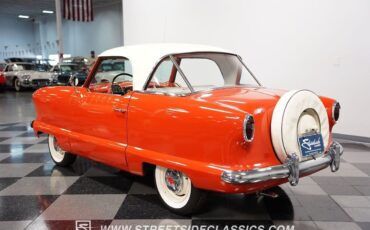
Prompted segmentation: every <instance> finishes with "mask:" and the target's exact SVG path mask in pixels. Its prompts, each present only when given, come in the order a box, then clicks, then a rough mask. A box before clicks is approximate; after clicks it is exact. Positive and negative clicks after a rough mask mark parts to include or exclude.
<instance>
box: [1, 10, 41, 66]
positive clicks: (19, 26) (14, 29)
mask: <svg viewBox="0 0 370 230" xmlns="http://www.w3.org/2000/svg"><path fill="white" fill-rule="evenodd" d="M34 28H35V25H34V23H33V22H31V21H25V20H21V19H18V18H16V17H10V16H7V15H4V14H0V61H1V60H3V59H4V58H6V57H5V56H4V53H3V52H4V51H6V52H10V51H13V52H14V51H17V53H18V51H21V50H26V49H27V50H29V49H31V48H32V47H33V46H34V45H35V43H36V40H35V36H34ZM28 44H29V45H30V46H28ZM17 45H18V47H16V46H17ZM4 46H8V48H7V49H5V48H4ZM9 55H10V54H9ZM33 55H34V53H33V51H32V53H27V54H26V53H25V54H24V55H22V56H33ZM13 56H19V55H18V54H17V55H13Z"/></svg>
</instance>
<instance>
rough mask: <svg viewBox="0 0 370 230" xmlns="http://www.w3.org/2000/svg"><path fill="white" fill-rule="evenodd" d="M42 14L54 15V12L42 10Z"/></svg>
mask: <svg viewBox="0 0 370 230" xmlns="http://www.w3.org/2000/svg"><path fill="white" fill-rule="evenodd" d="M42 12H43V13H44V14H54V11H52V10H43V11H42Z"/></svg>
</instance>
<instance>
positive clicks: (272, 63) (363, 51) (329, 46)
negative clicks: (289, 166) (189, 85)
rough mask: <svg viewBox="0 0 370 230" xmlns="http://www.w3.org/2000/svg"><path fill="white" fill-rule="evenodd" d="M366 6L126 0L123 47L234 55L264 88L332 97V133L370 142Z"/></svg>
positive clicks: (341, 0) (357, 1) (306, 0)
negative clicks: (203, 47) (180, 45)
mask: <svg viewBox="0 0 370 230" xmlns="http://www.w3.org/2000/svg"><path fill="white" fill-rule="evenodd" d="M369 9H370V1H366V0H354V1H346V0H326V1H320V0H282V1H274V0H264V1H258V0H234V1H226V0H204V1H197V0H178V1H171V0H155V1H145V0H125V1H124V2H123V15H124V18H123V22H124V25H123V26H124V43H125V44H126V45H129V44H137V43H147V42H190V43H204V44H209V45H216V46H221V47H224V48H227V49H230V50H233V51H236V52H237V53H239V54H241V56H242V57H243V58H244V60H245V62H246V63H247V65H248V66H249V67H250V69H252V71H253V72H254V73H255V75H256V76H257V77H258V78H259V80H260V81H261V82H262V84H263V85H265V86H267V87H273V88H285V89H301V88H307V89H312V90H314V91H315V92H317V93H318V94H321V95H327V96H330V97H333V98H337V99H338V100H339V101H340V102H341V104H342V108H343V109H342V114H341V118H340V122H339V124H338V125H337V126H336V127H335V128H334V132H336V133H342V134H349V135H358V136H365V137H370V122H369V117H370V106H369V100H370V90H369V89H368V88H369V86H370V42H369V41H370V14H369Z"/></svg>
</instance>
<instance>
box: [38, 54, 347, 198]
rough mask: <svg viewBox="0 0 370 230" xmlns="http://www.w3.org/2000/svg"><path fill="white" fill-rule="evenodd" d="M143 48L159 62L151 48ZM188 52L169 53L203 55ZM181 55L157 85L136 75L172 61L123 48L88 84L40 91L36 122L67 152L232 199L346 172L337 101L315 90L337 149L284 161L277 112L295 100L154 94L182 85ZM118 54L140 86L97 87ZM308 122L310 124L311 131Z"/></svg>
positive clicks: (267, 94)
mask: <svg viewBox="0 0 370 230" xmlns="http://www.w3.org/2000/svg"><path fill="white" fill-rule="evenodd" d="M140 49H141V48H140ZM140 49H139V51H140ZM156 49H157V48H156ZM143 50H145V53H146V55H147V56H150V51H148V50H147V49H143ZM184 50H187V49H184ZM184 50H181V49H180V50H179V49H177V48H174V49H173V50H171V49H170V51H168V52H167V51H166V53H169V54H171V55H172V54H174V55H176V53H180V56H175V57H176V58H178V59H177V60H180V57H185V58H186V57H189V56H191V55H193V51H189V50H187V51H186V52H185V51H184ZM118 51H119V52H118ZM203 51H204V50H203ZM216 51H217V52H220V51H218V50H216ZM216 51H215V52H216ZM182 53H185V54H182ZM213 54H214V53H213ZM213 54H212V55H213ZM130 55H131V56H130ZM171 55H170V58H171V60H172V62H174V66H173V67H172V71H171V77H170V80H169V81H168V82H162V83H160V84H159V83H158V84H157V83H153V82H152V81H150V78H149V79H148V80H146V81H145V79H135V76H140V74H142V73H143V69H147V70H148V71H149V69H150V71H152V70H153V71H156V69H157V68H159V67H158V66H159V65H160V63H162V62H163V60H166V59H160V60H156V59H155V58H153V60H156V61H153V62H152V66H151V67H150V68H149V67H146V66H145V65H144V64H145V63H148V62H147V61H146V62H144V61H143V63H144V64H143V65H135V60H140V58H138V59H137V57H139V55H137V53H136V48H120V49H115V50H112V51H107V53H104V54H103V55H101V56H100V57H99V58H98V60H97V62H96V64H95V66H94V68H93V70H92V71H91V72H90V75H89V76H88V78H87V80H86V82H85V84H84V86H82V87H72V86H70V87H46V88H42V89H39V90H37V91H36V92H35V93H34V94H33V101H34V104H35V108H36V115H37V117H36V119H35V120H34V121H33V124H32V125H33V128H34V130H35V133H36V134H37V135H39V134H41V133H47V134H52V135H53V136H55V137H57V139H58V144H59V146H60V147H61V148H62V149H63V150H64V151H66V152H70V153H74V154H77V155H79V156H83V157H86V158H89V159H93V160H95V161H98V162H102V163H104V164H107V165H110V166H113V167H116V168H119V169H122V170H125V171H128V172H130V173H133V174H137V175H143V174H144V173H145V168H146V167H145V166H147V165H151V166H161V167H164V168H167V169H174V170H176V171H179V172H182V173H184V174H186V175H187V176H188V177H189V178H190V179H191V183H192V185H193V186H194V187H196V188H199V189H204V190H212V191H219V192H226V193H252V192H258V191H262V190H265V189H267V188H270V187H273V186H276V185H279V184H282V183H285V182H287V181H288V180H289V181H290V182H291V184H292V185H295V184H296V183H297V182H298V178H299V177H302V176H306V175H309V174H312V173H314V172H316V171H318V170H321V169H323V168H325V167H327V166H329V165H330V166H331V167H332V170H333V171H336V170H337V169H338V167H339V156H340V155H339V154H341V153H342V152H343V150H342V149H339V150H336V148H337V147H338V146H339V145H338V144H337V143H334V142H333V141H332V136H331V131H332V128H333V126H334V124H335V122H336V120H337V117H336V114H334V113H337V112H339V111H336V110H334V109H333V108H337V106H336V105H337V104H336V101H335V100H334V99H331V98H327V97H317V96H316V95H314V94H313V93H312V92H309V91H305V93H306V94H309V95H313V97H316V98H317V99H316V102H315V103H319V104H320V106H322V108H323V109H322V110H321V115H320V116H321V117H322V120H324V122H327V123H326V124H327V126H326V127H327V129H328V130H326V133H327V135H324V132H323V139H325V138H326V139H325V140H324V141H327V145H326V146H325V149H323V151H322V154H320V155H319V156H318V157H317V159H316V158H315V157H314V158H315V159H311V158H310V159H303V158H302V159H301V158H300V160H298V159H292V156H288V158H287V160H286V161H282V160H281V159H280V158H279V157H278V156H277V154H276V152H277V151H276V147H274V146H275V145H274V144H273V140H272V139H273V137H272V133H273V131H272V130H271V129H272V125H271V124H272V122H273V121H272V120H273V116H274V110H276V107H277V105H278V103H279V102H280V101H281V100H282V98H283V97H284V95H287V93H286V91H284V90H275V89H267V88H265V87H262V86H251V85H237V86H232V87H221V88H214V89H211V90H200V91H197V92H192V93H189V94H186V95H179V96H176V95H175V96H174V95H172V94H166V93H164V94H163V93H158V92H154V93H153V92H152V91H150V90H153V88H155V89H156V90H158V89H161V88H163V87H164V88H166V87H177V86H178V85H177V83H176V82H175V81H174V79H175V78H176V76H175V75H174V74H173V73H174V70H175V69H176V68H179V66H178V65H179V64H180V61H178V63H175V61H174V60H175V58H174V56H171ZM181 55H182V56H181ZM212 55H211V56H212ZM117 56H120V57H124V58H127V60H131V62H132V63H134V64H133V78H134V79H133V82H128V83H127V82H121V83H119V86H120V87H121V88H122V89H128V90H127V91H126V93H125V94H124V95H120V94H112V89H111V86H112V84H113V83H112V82H114V80H113V81H112V82H111V83H107V80H105V81H104V82H102V83H101V84H99V85H97V84H93V83H92V82H93V78H94V74H96V73H97V69H98V66H99V65H100V63H103V62H104V60H106V59H107V58H113V59H114V58H116V57H117ZM158 56H159V57H161V56H160V55H158ZM235 57H236V56H234V57H233V58H235ZM167 60H168V59H167ZM220 60H221V59H220ZM230 60H231V59H230ZM158 63H159V64H158ZM175 67H176V68H175ZM140 68H142V69H140ZM135 71H136V72H135ZM179 72H180V73H181V71H179ZM238 72H239V71H238ZM152 73H153V72H152ZM135 74H136V75H135ZM181 74H182V73H181ZM144 76H145V78H146V77H147V76H148V75H146V74H144V75H143V78H144ZM150 76H153V74H151V75H150ZM177 76H178V75H177ZM145 82H146V83H145ZM138 84H139V85H140V87H138ZM148 90H149V91H150V92H149V91H148ZM298 93H299V91H298ZM303 103H305V101H303ZM338 105H339V104H338ZM306 110H307V111H308V110H310V109H309V108H308V109H306ZM306 110H305V111H304V113H306ZM318 111H319V110H318ZM318 113H319V112H318ZM246 114H248V116H252V117H253V118H254V122H253V123H252V126H251V127H252V128H253V132H254V133H253V134H254V135H253V138H250V139H248V140H247V139H246V137H245V129H246V127H248V126H246ZM306 115H307V114H306ZM306 115H305V116H306ZM302 116H303V115H302ZM315 116H316V115H312V117H315ZM302 119H303V118H302ZM304 119H306V118H304ZM310 119H311V118H310ZM308 123H309V120H307V121H306V123H304V124H302V125H306V124H308ZM322 127H324V125H323V124H322ZM309 128H310V127H309ZM305 132H306V131H305ZM307 132H311V131H310V130H309V131H307ZM243 133H244V135H243ZM338 148H339V147H338ZM291 160H294V161H293V162H291ZM297 170H298V171H299V172H300V174H299V173H298V174H297ZM294 178H295V179H296V180H294ZM171 183H173V180H172V179H171ZM170 185H171V184H167V186H170Z"/></svg>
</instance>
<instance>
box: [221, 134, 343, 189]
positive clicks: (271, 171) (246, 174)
mask: <svg viewBox="0 0 370 230" xmlns="http://www.w3.org/2000/svg"><path fill="white" fill-rule="evenodd" d="M342 154H343V147H342V145H340V144H339V143H338V142H336V141H333V143H332V144H331V146H330V149H329V151H328V153H326V154H324V155H323V156H321V157H317V158H315V159H312V160H307V161H304V162H300V163H299V164H297V166H296V167H297V168H298V169H299V173H298V176H299V175H301V174H306V173H311V172H315V171H318V170H321V169H324V168H326V167H328V166H329V165H330V167H331V169H332V171H333V169H334V171H333V172H335V171H337V170H338V169H339V162H340V156H341V155H342ZM293 166H294V165H293ZM291 168H292V164H291V163H288V162H287V163H284V164H281V165H276V166H272V167H266V168H260V169H252V170H246V171H230V170H227V171H224V172H223V173H222V175H221V180H222V181H224V182H226V183H230V184H248V183H258V182H263V181H268V180H275V179H282V178H288V177H290V176H294V175H293V174H294V173H295V172H294V171H292V169H291ZM293 168H294V167H293ZM296 175H297V174H296ZM293 182H295V183H298V181H296V180H294V181H293ZM291 184H292V183H291ZM292 185H296V184H292Z"/></svg>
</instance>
